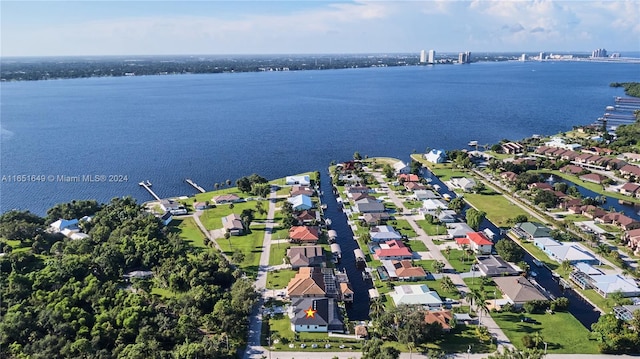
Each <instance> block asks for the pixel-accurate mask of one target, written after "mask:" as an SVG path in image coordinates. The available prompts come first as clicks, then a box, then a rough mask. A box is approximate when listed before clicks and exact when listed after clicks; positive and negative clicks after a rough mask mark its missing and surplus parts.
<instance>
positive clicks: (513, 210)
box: [464, 192, 530, 227]
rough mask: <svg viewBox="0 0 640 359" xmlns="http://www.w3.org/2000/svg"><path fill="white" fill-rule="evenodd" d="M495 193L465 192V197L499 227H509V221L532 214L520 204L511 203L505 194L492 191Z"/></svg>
mask: <svg viewBox="0 0 640 359" xmlns="http://www.w3.org/2000/svg"><path fill="white" fill-rule="evenodd" d="M492 193H493V194H476V193H465V195H464V199H465V200H467V202H469V203H470V204H471V205H472V206H474V207H476V208H477V209H479V210H481V211H483V212H486V213H487V218H488V219H489V220H490V221H491V222H493V223H494V224H495V225H497V226H498V227H508V226H509V224H508V223H507V221H508V220H509V219H510V218H513V217H516V216H518V215H521V214H522V215H525V216H527V217H530V215H529V214H528V213H527V212H525V211H524V210H523V209H522V208H520V207H519V206H517V205H515V204H513V203H511V202H510V201H509V200H508V199H506V198H505V197H504V196H503V195H501V194H498V193H495V192H492Z"/></svg>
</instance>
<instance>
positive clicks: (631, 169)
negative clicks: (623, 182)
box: [620, 165, 640, 178]
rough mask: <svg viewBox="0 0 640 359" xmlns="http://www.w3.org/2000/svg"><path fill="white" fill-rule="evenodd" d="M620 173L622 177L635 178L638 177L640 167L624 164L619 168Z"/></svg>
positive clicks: (639, 175) (639, 176)
mask: <svg viewBox="0 0 640 359" xmlns="http://www.w3.org/2000/svg"><path fill="white" fill-rule="evenodd" d="M620 174H621V175H622V176H623V177H624V178H630V177H631V176H634V177H635V178H640V167H638V166H634V165H626V166H623V167H622V168H620Z"/></svg>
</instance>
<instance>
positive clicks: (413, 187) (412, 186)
mask: <svg viewBox="0 0 640 359" xmlns="http://www.w3.org/2000/svg"><path fill="white" fill-rule="evenodd" d="M404 188H405V189H406V190H407V191H411V192H415V191H424V190H426V189H427V186H425V185H423V184H422V183H420V182H405V183H404Z"/></svg>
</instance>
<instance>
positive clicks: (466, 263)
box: [441, 249, 475, 273]
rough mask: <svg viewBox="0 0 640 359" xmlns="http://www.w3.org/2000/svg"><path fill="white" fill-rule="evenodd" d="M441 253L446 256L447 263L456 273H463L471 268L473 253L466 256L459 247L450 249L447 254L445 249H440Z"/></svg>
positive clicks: (473, 258)
mask: <svg viewBox="0 0 640 359" xmlns="http://www.w3.org/2000/svg"><path fill="white" fill-rule="evenodd" d="M441 252H442V255H443V256H445V258H447V260H448V261H449V264H451V266H452V267H453V269H455V270H456V271H457V272H458V273H464V272H468V271H470V270H471V265H472V264H473V261H474V260H475V257H474V256H473V255H471V256H467V255H466V254H465V253H464V251H462V250H460V249H451V252H450V253H449V255H447V252H446V251H445V250H442V251H441Z"/></svg>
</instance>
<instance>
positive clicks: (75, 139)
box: [0, 62, 640, 214]
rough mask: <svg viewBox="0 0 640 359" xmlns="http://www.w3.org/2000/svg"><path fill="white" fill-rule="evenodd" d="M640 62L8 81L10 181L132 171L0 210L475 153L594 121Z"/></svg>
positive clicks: (5, 135) (7, 195)
mask: <svg viewBox="0 0 640 359" xmlns="http://www.w3.org/2000/svg"><path fill="white" fill-rule="evenodd" d="M614 81H640V66H638V65H633V64H607V63H564V62H559V63H534V62H527V63H516V62H510V63H477V64H472V65H469V66H436V67H401V68H371V69H350V70H332V71H303V72H278V73H242V74H212V75H182V76H154V77H124V78H96V79H78V80H55V81H41V82H18V83H2V84H0V90H1V97H0V101H1V123H0V125H1V129H2V142H1V146H0V152H1V154H0V156H1V157H0V159H1V167H0V170H1V174H2V175H6V176H12V175H22V174H27V175H45V176H49V175H54V176H57V175H66V176H80V175H85V174H97V175H126V176H128V182H126V183H89V182H80V183H61V182H55V181H54V182H49V181H47V182H45V183H11V182H3V183H1V184H0V185H1V187H0V211H6V210H9V209H12V208H20V209H30V210H32V211H34V212H36V213H38V214H44V213H45V211H46V209H47V208H49V207H50V206H52V205H53V204H55V203H58V202H64V201H70V200H73V199H91V198H94V199H98V200H100V201H108V200H109V199H110V198H112V197H116V196H124V195H132V196H134V197H135V198H137V199H138V200H139V201H146V200H149V199H151V197H150V196H149V194H148V193H146V192H145V191H144V190H142V189H141V188H140V187H139V186H138V182H140V181H142V180H150V181H151V182H152V183H153V188H154V189H155V190H156V192H157V193H158V194H159V195H160V196H162V197H164V196H176V195H189V194H193V193H194V190H193V189H192V188H191V187H189V186H188V185H187V184H185V183H184V182H183V179H184V178H186V177H190V178H192V179H194V180H195V181H196V182H197V183H199V184H200V185H202V186H203V187H205V188H206V189H212V188H213V183H215V182H222V181H225V180H226V179H230V180H232V181H233V182H235V180H236V179H237V178H238V177H241V176H244V175H248V174H251V173H253V172H256V173H259V174H261V175H262V176H265V177H267V178H277V177H283V176H286V175H289V174H294V173H299V172H305V171H313V170H320V171H322V172H324V171H325V168H326V166H327V165H328V164H329V163H330V162H331V161H332V160H336V161H342V160H346V159H349V158H351V157H352V155H353V153H354V152H355V151H359V152H360V153H362V154H363V155H364V154H366V155H369V156H393V157H398V158H402V159H405V160H406V159H408V157H409V154H410V153H411V152H412V151H413V150H416V151H424V150H425V148H426V147H432V148H445V149H454V148H463V147H465V146H466V144H467V143H468V142H469V140H478V141H479V142H480V143H481V144H484V143H495V142H497V141H499V140H500V139H502V138H509V139H521V138H524V137H527V136H530V135H532V134H534V133H535V134H553V133H557V132H559V131H564V130H567V129H570V128H571V126H572V125H574V124H588V123H592V122H593V121H594V120H595V119H596V118H597V117H599V116H601V115H602V114H603V112H604V108H605V107H606V106H607V105H611V104H613V96H620V95H622V94H623V92H622V91H621V90H620V89H612V88H610V87H609V83H610V82H614Z"/></svg>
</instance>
